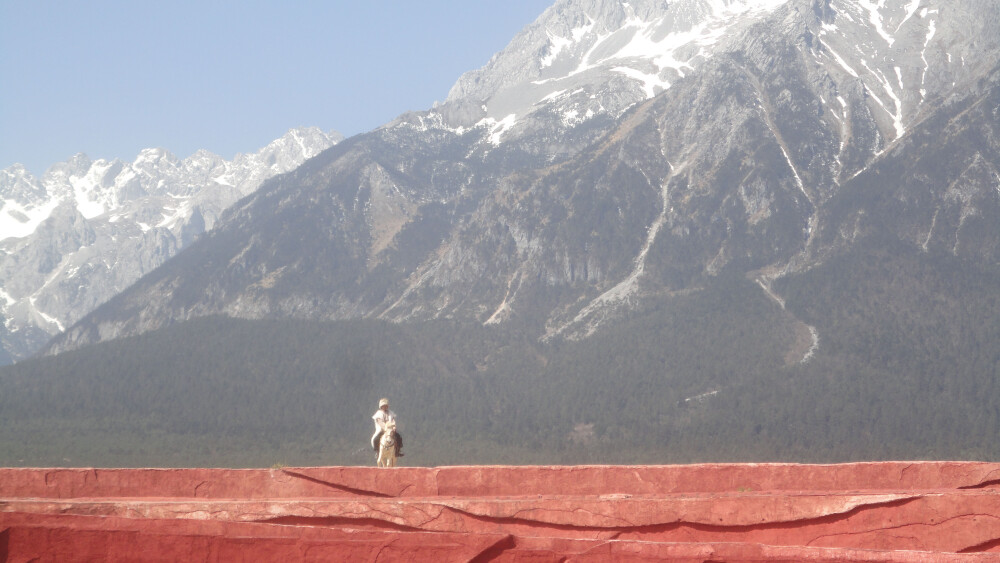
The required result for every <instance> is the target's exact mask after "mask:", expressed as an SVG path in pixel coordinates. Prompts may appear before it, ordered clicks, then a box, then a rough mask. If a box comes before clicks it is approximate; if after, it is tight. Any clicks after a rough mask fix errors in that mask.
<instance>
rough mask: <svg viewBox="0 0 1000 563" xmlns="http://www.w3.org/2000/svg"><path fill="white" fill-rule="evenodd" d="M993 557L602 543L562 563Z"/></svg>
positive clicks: (971, 562) (963, 561) (888, 562)
mask: <svg viewBox="0 0 1000 563" xmlns="http://www.w3.org/2000/svg"><path fill="white" fill-rule="evenodd" d="M998 560H1000V559H998V558H997V556H996V555H994V554H984V553H975V554H966V553H934V552H920V551H880V550H871V549H835V548H834V549H831V548H816V547H801V546H771V545H760V544H744V543H698V544H683V543H681V544H670V543H649V542H605V543H603V544H601V545H599V546H596V547H594V548H593V549H591V550H589V551H587V552H585V553H583V554H580V555H570V556H568V557H566V558H565V559H563V561H564V562H565V563H604V562H607V561H615V562H616V563H652V562H660V561H670V562H671V563H711V562H719V563H721V562H725V563H761V562H772V563H773V562H777V561H780V562H785V563H858V562H869V563H875V562H879V563H987V562H990V563H996V561H998Z"/></svg>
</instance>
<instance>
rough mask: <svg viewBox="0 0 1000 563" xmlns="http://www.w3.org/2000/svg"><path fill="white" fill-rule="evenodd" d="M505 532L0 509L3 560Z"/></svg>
mask: <svg viewBox="0 0 1000 563" xmlns="http://www.w3.org/2000/svg"><path fill="white" fill-rule="evenodd" d="M511 545H512V540H511V538H510V537H509V536H502V535H501V536H497V535H488V534H476V535H470V534H438V533H429V532H417V533H407V532H396V531H393V532H387V531H378V532H373V531H351V530H333V529H325V528H295V527H290V526H274V525H267V524H248V523H234V522H219V521H199V520H166V521H164V520H149V519H128V518H124V519H123V518H99V517H89V516H75V515H41V516H39V515H33V514H32V515H27V514H18V513H0V560H3V561H8V562H15V561H25V562H27V561H58V562H75V561H81V562H82V561H136V562H142V561H218V562H230V561H248V562H249V561H253V562H259V561H379V562H383V561H407V562H408V561H415V560H423V561H439V562H442V563H446V562H450V561H471V560H474V559H475V558H477V557H480V556H487V557H489V556H490V554H491V553H494V552H501V551H503V550H505V549H507V548H508V547H509V546H511Z"/></svg>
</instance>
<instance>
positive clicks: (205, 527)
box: [0, 462, 1000, 562]
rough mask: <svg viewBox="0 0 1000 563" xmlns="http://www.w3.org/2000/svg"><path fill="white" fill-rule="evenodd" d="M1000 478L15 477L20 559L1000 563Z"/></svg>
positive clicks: (395, 472)
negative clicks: (986, 562)
mask: <svg viewBox="0 0 1000 563" xmlns="http://www.w3.org/2000/svg"><path fill="white" fill-rule="evenodd" d="M998 493H1000V464H990V463H962V462H918V463H902V462H894V463H860V464H841V465H797V464H706V465H688V466H577V467H496V466H487V467H441V468H396V469H377V468H362V467H320V468H286V469H271V470H266V469H250V470H232V469H0V560H2V561H35V560H38V561H94V560H115V561H181V560H184V561H242V560H246V561H251V560H252V561H331V560H350V561H375V560H378V561H387V560H389V561H391V560H400V561H415V560H434V561H441V562H443V561H539V562H544V561H608V560H616V561H659V560H670V561H831V562H832V561H900V562H902V561H921V562H923V561H928V562H929V561H934V562H939V561H956V562H958V561H1000V494H998Z"/></svg>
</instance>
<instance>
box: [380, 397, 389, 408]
mask: <svg viewBox="0 0 1000 563" xmlns="http://www.w3.org/2000/svg"><path fill="white" fill-rule="evenodd" d="M388 406H389V399H386V398H385V397H382V398H381V399H379V400H378V408H382V407H388Z"/></svg>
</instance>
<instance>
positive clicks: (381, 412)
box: [372, 398, 403, 457]
mask: <svg viewBox="0 0 1000 563" xmlns="http://www.w3.org/2000/svg"><path fill="white" fill-rule="evenodd" d="M372 420H374V421H375V435H373V436H372V449H373V450H375V453H378V444H379V440H381V439H382V433H383V432H385V427H386V425H387V424H388V423H389V422H392V423H393V424H395V423H396V413H394V412H392V411H391V410H389V399H386V398H382V399H379V402H378V410H377V411H375V414H373V415H372ZM395 434H396V457H403V436H402V435H401V434H400V433H399V430H395Z"/></svg>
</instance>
